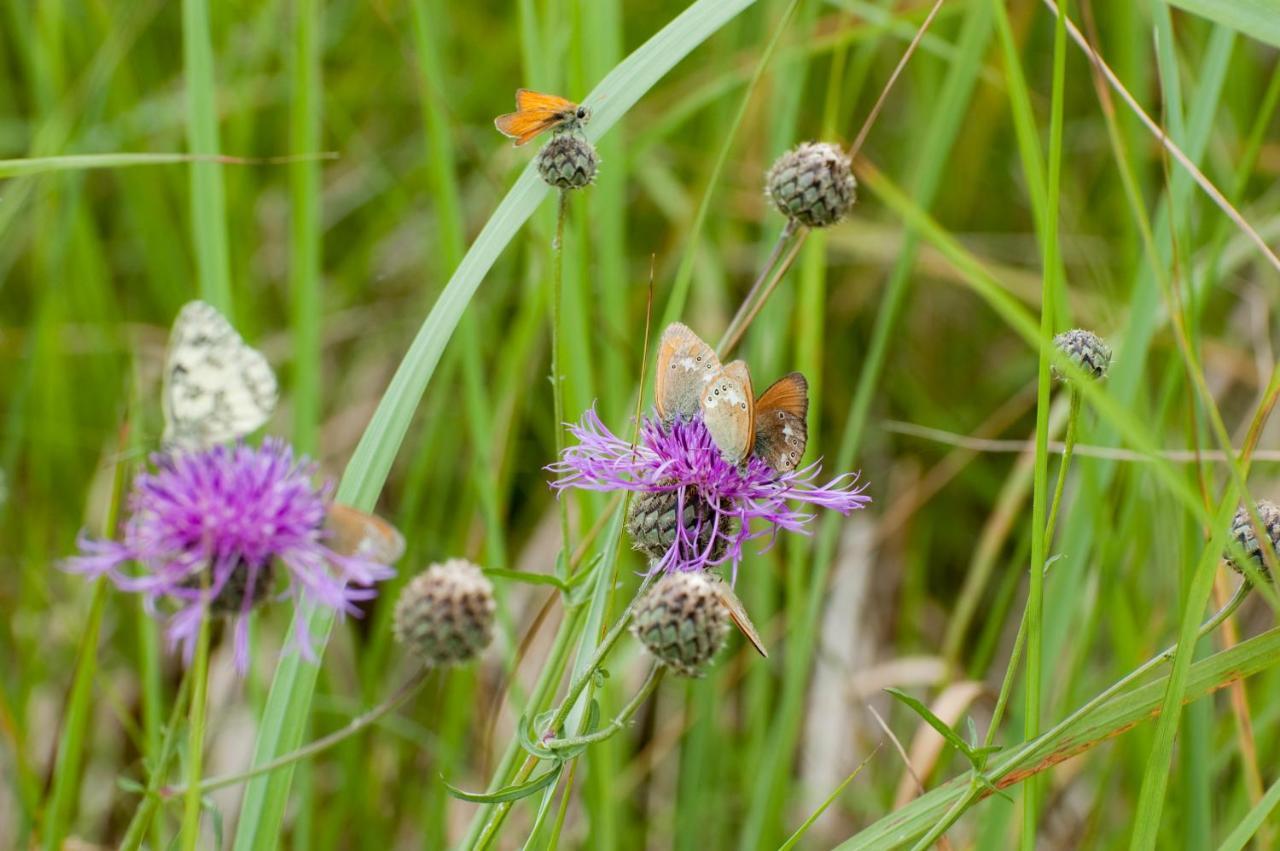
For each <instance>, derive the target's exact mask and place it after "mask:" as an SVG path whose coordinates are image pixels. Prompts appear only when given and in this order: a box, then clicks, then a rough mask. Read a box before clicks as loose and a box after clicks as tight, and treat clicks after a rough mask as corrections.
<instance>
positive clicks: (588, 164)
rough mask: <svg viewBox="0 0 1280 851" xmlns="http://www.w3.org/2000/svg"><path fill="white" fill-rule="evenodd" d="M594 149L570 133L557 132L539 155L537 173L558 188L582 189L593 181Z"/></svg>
mask: <svg viewBox="0 0 1280 851" xmlns="http://www.w3.org/2000/svg"><path fill="white" fill-rule="evenodd" d="M599 164H600V158H599V157H597V156H596V149H595V148H594V147H592V145H591V143H590V142H588V141H587V140H586V139H584V138H582V136H580V135H578V134H577V133H573V132H565V133H557V134H556V135H554V136H552V137H551V141H550V142H547V144H546V145H544V146H543V148H542V150H541V151H539V152H538V174H541V175H542V179H543V180H545V181H546V182H547V184H548V185H550V186H554V187H556V188H557V189H581V188H582V187H584V186H587V185H589V184H590V183H591V182H592V181H594V180H595V179H596V168H597V167H598V166H599Z"/></svg>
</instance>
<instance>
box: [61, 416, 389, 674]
mask: <svg viewBox="0 0 1280 851" xmlns="http://www.w3.org/2000/svg"><path fill="white" fill-rule="evenodd" d="M152 465H153V466H154V470H153V471H149V472H143V473H140V474H139V475H138V476H137V477H136V478H135V479H134V481H133V488H132V491H131V493H130V496H129V515H130V516H129V520H128V522H127V523H126V524H125V527H124V535H123V541H121V542H118V543H117V542H112V541H97V540H92V539H90V538H87V537H85V536H81V538H80V540H79V542H78V545H79V548H80V552H81V554H80V555H78V556H75V557H73V558H70V559H67V560H66V561H64V562H63V563H62V567H63V568H64V569H65V570H68V571H71V572H74V573H81V574H84V575H87V576H107V577H109V578H110V579H111V580H112V581H113V582H114V583H115V584H116V585H117V586H118V587H119V588H121V589H122V590H125V591H132V592H136V593H139V594H142V595H143V596H144V599H145V600H146V603H147V608H148V611H156V610H157V609H158V608H159V606H158V603H159V602H160V601H163V600H167V601H169V602H170V605H169V606H167V608H168V609H169V610H170V611H171V612H172V614H171V615H170V616H169V623H168V628H167V630H166V634H167V636H168V639H169V642H170V644H171V646H173V647H179V646H180V647H181V648H182V651H183V655H184V658H186V659H188V660H189V659H190V656H191V653H192V650H193V648H194V646H195V639H196V636H197V635H198V633H199V628H200V621H201V618H202V617H203V615H204V612H205V611H206V609H207V606H206V604H205V603H204V602H203V601H202V598H203V597H204V596H205V595H207V596H208V599H210V600H218V595H219V594H221V593H223V591H224V590H225V591H227V592H228V593H232V592H233V589H240V588H244V589H248V590H247V591H245V592H241V593H243V599H239V600H233V601H230V602H231V604H232V606H231V609H230V611H231V612H232V613H233V617H234V618H235V658H236V667H237V668H238V669H239V670H240V671H241V672H243V671H244V670H246V669H247V667H248V663H249V633H248V623H247V616H248V614H249V610H250V609H251V608H252V607H253V605H254V604H255V603H256V602H257V599H256V597H255V593H254V590H253V589H256V588H257V587H258V584H259V577H260V576H261V575H262V572H263V571H265V570H268V569H269V568H270V566H271V565H276V566H278V567H280V568H283V570H284V573H285V575H286V576H287V577H288V585H289V591H288V592H287V596H292V597H294V598H295V599H296V600H297V601H298V602H299V604H301V605H317V606H324V607H326V608H331V609H334V610H336V611H338V612H340V613H341V612H355V611H356V608H355V604H356V603H357V602H358V601H361V600H367V599H369V598H371V597H372V596H374V594H375V592H374V591H373V589H371V588H369V587H367V586H370V585H372V584H373V583H375V582H377V581H379V580H382V579H386V578H388V577H390V576H392V575H394V573H395V571H394V570H393V569H392V568H391V567H390V566H389V565H385V564H380V563H377V562H373V561H370V560H368V559H366V558H360V557H355V556H348V555H343V554H339V553H336V552H334V551H333V550H331V549H329V547H328V546H326V543H325V541H326V536H325V533H324V531H323V526H324V522H325V518H326V516H327V513H328V505H329V498H330V493H331V488H330V486H329V485H328V484H327V483H326V484H324V485H322V486H319V487H317V486H316V485H315V484H314V483H313V481H312V478H313V476H314V475H315V466H314V465H313V464H312V463H311V462H309V461H307V460H306V459H305V458H303V459H296V458H295V457H294V454H293V450H292V449H291V448H290V447H289V446H288V444H286V443H285V442H283V441H281V440H276V439H271V438H268V439H267V440H266V441H264V442H263V444H262V446H261V447H259V448H256V449H255V448H253V447H249V446H246V445H244V444H237V445H235V446H230V447H228V446H218V447H214V448H212V449H208V450H205V451H203V452H198V453H191V454H180V455H168V454H157V455H154V456H152ZM130 564H132V565H134V566H135V567H134V569H133V570H132V571H130V572H126V571H125V567H126V566H127V565H130ZM206 573H207V579H202V575H204V574H206ZM241 573H243V579H244V581H241V580H240V579H239V578H238V575H239V574H241ZM202 582H205V583H207V585H208V588H207V590H202V587H201V583H202ZM175 606H176V610H175ZM308 638H309V637H302V641H301V643H300V646H301V647H302V648H304V649H305V648H309V641H307V639H308Z"/></svg>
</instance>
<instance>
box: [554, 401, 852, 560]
mask: <svg viewBox="0 0 1280 851" xmlns="http://www.w3.org/2000/svg"><path fill="white" fill-rule="evenodd" d="M569 432H570V434H572V435H573V436H574V437H575V438H577V440H578V444H577V445H576V446H571V447H568V448H567V449H565V450H564V453H563V455H562V456H561V458H560V460H559V461H558V462H557V463H555V464H552V465H551V466H550V467H548V468H547V469H548V470H550V471H551V472H553V473H556V474H558V475H559V478H558V479H556V481H554V482H552V487H554V488H556V489H557V490H564V489H566V488H580V489H582V490H594V491H614V490H629V491H635V492H639V493H670V492H676V493H678V495H679V499H680V501H681V506H682V505H683V503H684V501H685V500H689V499H693V498H695V497H699V498H701V499H703V500H705V501H706V503H707V505H709V506H710V507H711V510H712V519H711V520H710V523H711V524H712V533H711V535H710V536H707V535H706V533H705V530H704V529H703V528H693V529H691V528H686V527H685V525H684V523H683V521H681V522H680V523H679V525H678V529H677V534H676V537H675V541H674V542H673V543H672V544H671V547H670V549H668V550H667V552H666V555H664V556H663V557H662V558H661V559H657V560H655V561H654V563H653V565H652V568H651V569H652V570H653V571H654V572H657V571H676V570H703V569H705V568H708V567H711V566H713V565H717V564H723V563H724V562H731V563H732V564H733V569H734V571H735V573H736V571H737V567H738V563H739V562H740V561H741V560H742V546H743V544H744V543H746V542H747V541H749V540H751V539H753V538H759V537H762V536H765V535H768V536H770V539H772V538H773V537H774V536H776V535H777V533H778V531H779V530H782V529H785V530H787V531H790V532H805V531H806V526H807V525H808V523H809V521H810V520H811V519H812V518H813V515H812V514H809V513H806V512H804V511H801V510H797V509H795V508H793V507H792V506H791V504H792V503H804V504H806V505H812V506H816V507H818V508H830V509H834V510H835V511H839V512H840V513H841V514H848V513H849V512H851V511H853V510H854V509H856V508H862V507H863V506H865V505H866V504H867V503H869V502H870V501H871V497H869V496H866V495H865V494H863V490H864V488H865V485H859V484H858V474H857V473H845V474H844V475H841V476H838V477H836V478H835V479H833V480H832V481H830V482H828V483H827V484H825V485H817V484H815V480H816V479H817V477H818V474H819V473H820V472H821V467H820V466H819V465H818V464H816V463H815V464H811V465H809V466H808V467H805V468H803V469H801V470H795V471H793V472H790V473H779V472H777V471H776V470H774V469H773V468H772V467H770V466H769V465H768V464H766V463H765V462H764V461H762V460H761V459H759V458H756V457H754V456H752V457H750V458H749V459H748V460H747V461H746V463H745V464H743V465H741V466H735V465H733V464H730V463H729V462H728V461H726V460H725V459H724V456H723V454H722V453H721V452H720V449H719V447H717V446H716V444H715V441H713V440H712V439H711V433H710V432H709V431H707V427H706V425H705V424H704V423H703V422H702V419H701V418H700V417H697V418H694V419H692V420H685V419H677V420H676V421H675V422H673V423H671V424H670V425H664V424H663V423H662V422H661V421H660V420H658V419H657V418H646V419H645V420H644V422H643V424H642V426H641V429H640V442H639V443H638V444H637V445H636V446H634V447H633V446H632V445H631V444H630V443H629V442H628V441H625V440H623V439H622V438H620V437H618V436H617V435H615V434H614V433H613V432H611V431H609V429H608V427H607V426H605V424H604V423H602V422H601V421H600V417H599V416H598V415H597V414H596V412H595V409H594V408H592V409H590V410H588V411H587V412H586V413H585V414H584V415H583V417H582V421H581V422H579V423H577V424H576V425H571V426H570V427H569ZM684 516H685V512H684V511H683V510H682V509H681V510H678V511H677V512H676V517H678V518H683V517H684ZM753 521H760V522H753Z"/></svg>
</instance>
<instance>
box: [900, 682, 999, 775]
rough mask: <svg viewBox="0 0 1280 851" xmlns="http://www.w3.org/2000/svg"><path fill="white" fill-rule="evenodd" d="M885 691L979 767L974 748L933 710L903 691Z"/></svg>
mask: <svg viewBox="0 0 1280 851" xmlns="http://www.w3.org/2000/svg"><path fill="white" fill-rule="evenodd" d="M885 691H887V692H888V693H889V694H891V695H893V696H894V697H895V698H897V699H898V702H899V703H902V704H903V705H905V706H906V707H908V708H909V709H910V710H911V711H912V712H914V713H915V714H917V715H919V716H920V717H921V718H922V719H924V722H925V723H926V724H928V725H929V726H930V727H932V728H933V729H935V730H937V731H938V733H939V735H941V736H942V738H944V739H946V740H947V741H948V742H949V743H950V744H951V746H952V747H953V748H955V749H956V750H958V751H960V753H962V754H964V755H965V757H966V758H967V759H968V760H969V762H971V763H973V765H974V767H975V768H977V767H978V755H977V754H975V753H974V751H973V748H972V747H970V745H969V743H968V742H966V741H965V740H964V739H963V738H962V737H961V736H960V734H959V733H957V732H956V731H955V730H953V729H951V727H949V726H948V725H947V722H945V721H943V720H942V719H941V718H939V717H938V716H937V715H934V714H933V710H931V709H929V707H927V706H925V705H924V703H922V702H921V701H919V700H917V699H916V698H914V697H912V696H911V695H909V694H907V693H906V692H905V691H902V690H901V689H896V688H887V689H885Z"/></svg>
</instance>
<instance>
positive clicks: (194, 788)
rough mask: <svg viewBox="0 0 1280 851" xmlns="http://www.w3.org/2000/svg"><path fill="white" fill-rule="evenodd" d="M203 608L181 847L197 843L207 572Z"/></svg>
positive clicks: (205, 680) (205, 694)
mask: <svg viewBox="0 0 1280 851" xmlns="http://www.w3.org/2000/svg"><path fill="white" fill-rule="evenodd" d="M204 584H205V590H204V592H203V594H202V598H203V599H204V603H203V605H204V611H203V612H201V614H200V632H199V634H198V635H197V636H196V652H195V660H194V662H193V667H192V670H191V681H192V689H191V711H190V713H189V717H190V719H191V720H190V729H189V731H188V735H187V791H186V794H185V795H184V799H183V806H182V846H181V847H182V851H195V849H196V848H197V847H198V846H199V844H200V774H201V772H202V771H203V767H204V759H203V757H204V726H205V712H206V709H207V708H208V707H207V703H208V700H207V698H208V692H209V601H208V599H207V597H208V573H207V572H206V573H205V574H204Z"/></svg>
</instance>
